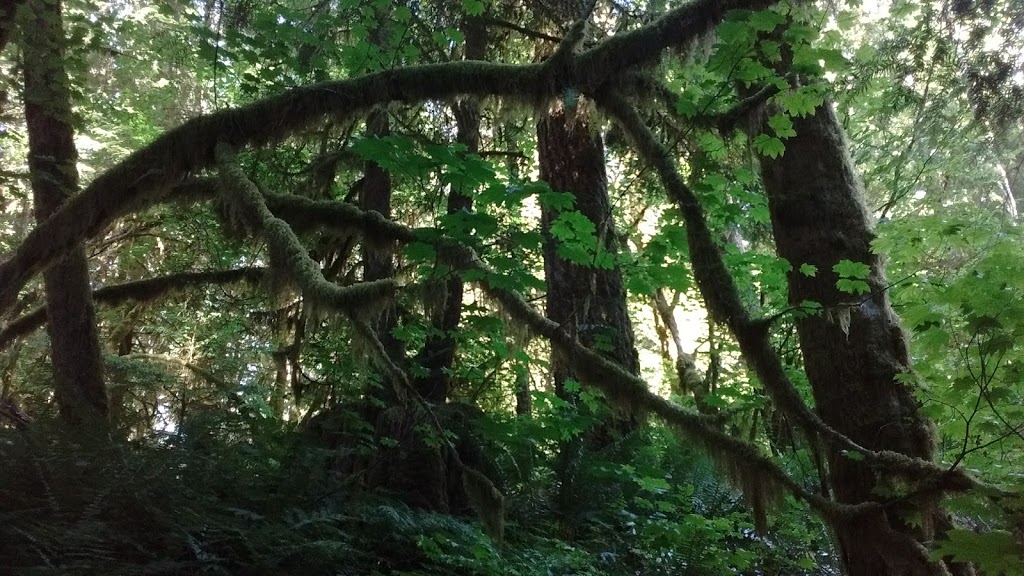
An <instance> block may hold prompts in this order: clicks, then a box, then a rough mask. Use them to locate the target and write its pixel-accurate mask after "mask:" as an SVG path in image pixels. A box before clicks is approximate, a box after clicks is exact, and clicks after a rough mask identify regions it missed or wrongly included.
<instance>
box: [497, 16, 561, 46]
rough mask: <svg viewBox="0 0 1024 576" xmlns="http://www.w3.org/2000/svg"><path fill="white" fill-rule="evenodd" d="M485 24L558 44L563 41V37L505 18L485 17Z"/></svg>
mask: <svg viewBox="0 0 1024 576" xmlns="http://www.w3.org/2000/svg"><path fill="white" fill-rule="evenodd" d="M484 24H486V25H487V26H497V27H499V28H507V29H509V30H512V31H515V32H519V33H520V34H522V35H523V36H526V37H527V38H536V39H537V40H547V41H548V42H554V43H555V44H557V43H559V42H561V41H562V39H561V38H559V37H558V36H551V35H550V34H545V33H543V32H538V31H536V30H531V29H529V28H524V27H522V26H520V25H518V24H515V23H513V22H507V21H505V20H500V19H498V18H485V19H484Z"/></svg>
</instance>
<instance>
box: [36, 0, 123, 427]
mask: <svg viewBox="0 0 1024 576" xmlns="http://www.w3.org/2000/svg"><path fill="white" fill-rule="evenodd" d="M19 23H20V25H21V28H22V30H23V32H24V34H23V35H24V39H23V42H24V55H25V120H26V125H27V127H28V139H29V158H28V165H29V173H30V175H31V181H32V196H33V201H34V204H35V216H36V221H38V222H42V221H44V220H46V219H47V217H48V216H50V214H52V213H54V212H55V211H56V210H57V209H58V208H59V207H60V206H61V204H63V203H64V201H65V200H66V199H67V198H69V197H70V196H71V195H72V194H74V193H75V192H76V191H77V190H78V170H77V167H76V162H77V160H78V151H77V150H76V149H75V144H74V131H73V128H72V126H71V116H72V112H71V95H70V89H69V86H68V77H67V73H66V71H65V70H64V42H65V40H64V28H63V24H62V20H61V3H60V2H59V1H58V0H30V1H29V2H28V3H27V5H26V6H25V8H24V9H23V10H22V13H21V15H20V17H19ZM43 285H44V287H45V290H46V310H47V312H46V313H47V317H48V320H49V322H48V323H47V333H48V334H49V336H50V349H51V353H50V355H51V358H52V361H53V374H54V386H55V391H56V399H57V404H58V406H59V409H60V414H61V417H62V419H63V420H64V421H65V422H66V423H67V424H68V425H70V426H72V427H75V428H82V429H89V430H96V429H97V428H100V429H102V428H105V427H106V424H107V420H108V416H109V411H110V408H109V402H108V400H107V390H106V388H105V386H104V383H103V363H102V356H101V351H100V342H99V336H98V334H97V330H96V312H95V308H94V306H93V301H92V290H91V288H90V285H89V265H88V261H87V260H86V256H85V249H84V246H83V245H82V244H78V245H77V246H76V247H74V248H73V249H72V250H70V251H69V252H68V253H67V255H66V256H65V257H64V258H63V259H62V260H60V261H58V262H57V263H56V264H55V265H53V266H52V267H51V268H49V269H48V270H46V271H45V272H44V273H43Z"/></svg>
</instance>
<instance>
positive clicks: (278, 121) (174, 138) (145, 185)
mask: <svg viewBox="0 0 1024 576" xmlns="http://www.w3.org/2000/svg"><path fill="white" fill-rule="evenodd" d="M770 4H771V2H768V1H767V0H697V1H695V2H691V3H688V4H685V5H683V6H680V7H679V8H676V9H674V10H670V11H669V12H667V13H666V14H665V15H664V16H662V17H661V18H659V19H658V20H656V21H655V22H652V23H651V24H649V25H647V26H644V27H642V28H638V29H636V30H633V31H631V32H627V33H623V34H618V35H616V36H613V37H611V38H609V39H607V40H605V41H604V42H602V43H600V44H598V45H597V46H595V47H594V48H591V49H589V50H586V51H584V52H581V53H579V54H574V55H572V58H571V60H572V62H571V64H572V65H570V66H560V67H558V69H557V70H556V69H554V68H552V67H550V66H547V65H546V63H537V64H525V65H509V64H495V63H489V62H480V61H460V62H450V63H444V64H425V65H420V66H410V67H406V68H399V69H392V70H383V71H380V72H376V73H373V74H367V75H365V76H360V77H358V78H351V79H346V80H338V81H333V82H325V83H321V84H315V85H312V86H305V87H300V88H295V89H292V90H289V91H286V92H283V93H281V94H279V95H276V96H272V97H270V98H266V99H263V100H259V101H257V102H254V103H252V104H250V105H248V106H244V107H240V108H231V109H226V110H221V111H218V112H214V113H212V114H207V115H203V116H200V117H198V118H194V119H192V120H190V121H188V122H186V123H184V124H182V125H181V126H179V127H177V128H175V129H173V130H169V131H167V132H165V133H164V134H163V135H161V136H160V137H158V138H157V139H156V140H154V141H153V142H152V143H151V144H149V145H148V146H146V147H144V148H142V149H140V150H138V151H136V152H134V153H133V154H131V155H130V156H128V157H127V158H126V159H125V160H123V161H121V162H120V163H118V164H117V165H116V166H114V167H113V168H111V169H109V170H107V171H106V172H104V173H103V174H101V175H99V176H98V177H96V179H94V180H93V181H92V183H91V184H90V185H89V186H88V187H86V188H85V189H84V190H83V191H82V192H81V193H80V194H78V195H76V196H75V197H73V198H71V199H70V200H68V201H67V202H66V203H65V204H64V205H63V206H62V208H61V209H60V210H59V211H57V212H55V213H54V214H53V215H52V216H51V217H50V218H49V219H47V220H46V221H45V222H43V223H41V224H40V225H38V226H37V227H36V228H35V229H33V230H32V231H31V232H30V233H29V235H28V236H27V237H26V238H25V240H24V241H23V242H22V244H21V245H20V246H19V247H18V249H17V250H16V251H15V252H14V253H13V254H12V255H11V256H10V257H9V258H8V259H7V260H6V261H4V262H3V263H2V264H0V311H2V310H5V309H7V308H9V307H10V305H11V304H12V303H13V302H14V300H15V299H16V298H17V294H18V292H19V291H20V290H21V288H22V287H23V286H24V285H25V283H26V282H27V281H28V280H29V279H30V278H31V277H32V276H33V275H35V274H37V273H39V272H40V271H42V270H43V269H45V268H47V267H49V266H50V265H51V264H53V263H54V262H55V261H57V259H59V258H60V257H61V256H62V255H63V254H65V253H66V252H67V251H68V250H69V249H70V248H71V247H73V246H75V245H76V244H78V243H80V242H83V241H85V240H87V239H88V238H90V237H92V236H94V235H96V234H98V233H99V232H100V231H101V230H102V229H103V228H104V227H106V226H107V225H109V224H110V223H111V222H113V221H114V220H115V219H117V218H119V217H122V216H124V215H126V214H130V213H132V212H134V211H138V210H141V209H143V208H144V207H145V206H147V205H151V204H152V203H153V202H155V201H157V200H158V199H159V197H160V196H162V195H166V194H167V193H168V192H169V191H170V190H172V189H173V187H174V186H175V185H177V184H179V183H180V182H182V181H183V180H184V179H186V178H187V177H188V176H190V175H195V174H197V173H199V172H200V171H201V170H204V169H206V168H208V167H210V166H212V165H213V163H214V147H215V146H216V144H217V143H218V142H224V143H226V144H229V145H231V146H233V147H244V146H259V145H264V144H268V143H272V142H279V141H282V140H284V139H285V138H288V137H289V136H291V135H292V134H295V133H296V132H298V131H300V130H303V129H305V128H307V127H309V126H312V125H314V124H316V123H317V122H320V121H322V120H323V119H324V118H328V117H335V118H337V117H347V116H353V115H355V114H357V113H359V112H360V111H365V110H368V109H370V108H371V107H373V106H375V105H379V104H384V103H388V102H407V103H417V102H422V101H425V100H430V99H444V98H450V97H453V96H457V95H460V94H463V95H475V96H501V97H510V98H513V99H516V100H520V101H525V102H530V103H536V102H543V101H546V100H547V99H549V98H551V97H552V96H555V95H557V94H560V93H562V91H564V89H566V88H568V87H577V88H579V89H581V90H584V89H590V90H593V89H596V88H597V87H600V86H601V85H603V84H605V83H607V82H614V81H616V79H617V78H619V77H620V76H621V75H622V74H623V73H624V72H626V71H628V70H630V69H632V68H634V67H638V66H643V65H646V64H650V63H652V62H654V61H656V60H657V59H658V58H659V57H660V56H661V54H662V53H663V52H664V51H665V50H666V49H667V48H672V47H677V46H682V45H685V44H686V43H688V42H689V41H690V40H692V39H693V38H696V37H698V36H700V35H702V34H704V33H706V32H707V31H709V30H710V29H711V28H712V27H713V26H715V25H716V24H717V23H718V22H719V21H720V20H721V17H722V14H723V13H725V12H726V11H728V10H731V9H738V8H743V9H751V10H757V9H760V8H765V7H767V6H769V5H770Z"/></svg>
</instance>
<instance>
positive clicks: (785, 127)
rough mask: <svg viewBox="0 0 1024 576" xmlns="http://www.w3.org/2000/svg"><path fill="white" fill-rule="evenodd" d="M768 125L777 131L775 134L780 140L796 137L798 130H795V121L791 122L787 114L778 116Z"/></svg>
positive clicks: (770, 120)
mask: <svg viewBox="0 0 1024 576" xmlns="http://www.w3.org/2000/svg"><path fill="white" fill-rule="evenodd" d="M768 125H769V126H771V127H772V130H775V134H776V135H778V137H779V138H791V137H793V136H796V130H794V129H793V121H792V120H790V118H789V116H786V115H785V114H776V115H774V116H772V117H771V118H769V119H768Z"/></svg>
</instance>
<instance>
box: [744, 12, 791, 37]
mask: <svg viewBox="0 0 1024 576" xmlns="http://www.w3.org/2000/svg"><path fill="white" fill-rule="evenodd" d="M785 21H786V17H785V16H783V15H782V14H779V13H778V12H774V11H772V10H762V11H760V12H754V13H753V14H751V15H750V27H751V28H753V29H754V30H757V31H759V32H771V31H772V30H775V28H776V27H777V26H778V25H779V24H782V23H783V22H785Z"/></svg>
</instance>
